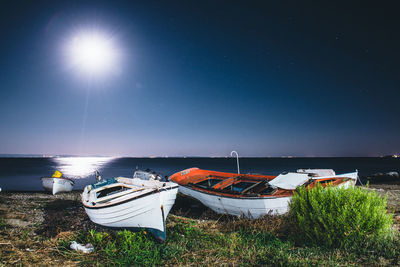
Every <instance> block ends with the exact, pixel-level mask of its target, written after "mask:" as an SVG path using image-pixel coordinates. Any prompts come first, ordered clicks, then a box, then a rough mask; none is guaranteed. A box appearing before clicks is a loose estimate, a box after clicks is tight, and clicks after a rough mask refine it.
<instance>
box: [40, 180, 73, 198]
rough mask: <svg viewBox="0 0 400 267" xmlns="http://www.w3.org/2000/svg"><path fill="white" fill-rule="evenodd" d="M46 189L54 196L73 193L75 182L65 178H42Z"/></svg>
mask: <svg viewBox="0 0 400 267" xmlns="http://www.w3.org/2000/svg"><path fill="white" fill-rule="evenodd" d="M41 179H42V184H43V187H44V189H46V190H47V191H49V192H51V193H52V194H53V195H55V194H57V193H61V192H71V191H72V188H73V187H74V181H73V180H71V179H69V178H64V177H57V178H56V177H42V178H41Z"/></svg>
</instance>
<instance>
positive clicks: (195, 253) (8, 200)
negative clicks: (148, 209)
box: [0, 193, 400, 266]
mask: <svg viewBox="0 0 400 267" xmlns="http://www.w3.org/2000/svg"><path fill="white" fill-rule="evenodd" d="M76 195H78V193H76ZM38 196H42V195H39V194H38ZM46 196H47V195H46ZM27 197H31V194H28V193H26V194H25V193H24V194H19V195H15V194H10V195H5V194H3V195H0V199H3V201H4V203H5V204H6V205H3V206H0V211H1V210H3V211H4V216H3V215H2V214H0V266H2V264H3V265H6V266H11V265H27V266H32V265H40V266H54V265H63V266H77V265H80V266H121V265H124V266H125V265H130V266H132V265H133V266H137V265H148V266H159V265H165V266H177V265H178V266H182V265H195V266H198V265H200V266H205V265H230V266H231V265H240V266H260V265H263V266H321V265H323V266H338V265H340V266H344V265H346V266H360V265H364V266H370V265H373V266H377V265H379V266H385V265H386V266H391V265H399V264H400V259H399V247H400V243H399V241H398V237H397V236H396V235H393V236H391V237H390V238H388V239H386V240H383V239H381V240H366V246H365V247H364V248H358V249H353V250H352V249H342V248H326V247H321V246H319V245H315V244H301V243H298V242H297V241H296V238H295V236H296V235H299V233H298V232H296V231H295V230H294V228H293V223H292V219H291V218H290V217H288V216H266V217H264V218H262V219H259V220H253V221H250V220H245V219H237V218H235V217H231V216H220V215H217V214H211V213H210V211H209V210H207V209H205V210H206V212H205V213H204V214H205V215H204V216H203V215H201V216H200V215H199V216H197V217H196V218H197V219H193V217H195V216H193V213H190V212H188V209H189V208H187V209H183V210H182V211H180V210H179V208H184V207H191V206H192V204H194V203H190V202H189V200H186V199H184V200H182V199H181V200H182V202H183V203H184V204H185V206H184V207H179V206H177V207H175V208H176V209H175V210H172V211H171V214H169V215H168V218H167V240H166V242H165V243H163V244H160V243H158V242H157V241H155V240H154V238H153V237H152V236H151V235H149V234H147V233H145V232H136V233H134V232H129V231H116V230H109V229H107V230H106V229H104V228H101V227H97V226H96V225H93V224H92V223H91V222H90V221H89V219H88V218H87V216H86V214H85V212H84V210H83V209H82V207H81V206H80V203H79V201H75V200H74V201H65V202H63V201H60V200H59V198H55V197H53V196H49V197H46V198H43V196H42V198H38V199H37V201H35V200H32V201H21V199H24V198H27ZM65 197H68V198H69V199H72V197H71V196H70V194H69V195H65ZM179 198H181V196H179ZM35 199H36V198H35ZM43 199H46V201H43ZM181 200H180V199H177V203H178V204H179V201H181ZM38 205H41V206H43V205H44V206H43V207H44V208H43V209H41V210H36V211H34V209H38ZM196 206H197V205H196ZM6 208H7V209H6ZM10 208H12V210H11V211H12V212H11V211H10V210H9V209H10ZM65 210H67V211H68V213H67V214H65V213H64V211H65ZM22 213H23V214H26V216H25V217H24V218H22V217H20V214H22ZM41 213H42V214H43V215H42V216H43V217H41V218H42V219H41V220H32V219H33V218H36V217H37V215H38V214H41ZM177 214H180V215H181V216H179V215H177ZM14 215H15V216H16V217H13V216H14ZM188 217H190V218H188ZM1 218H3V219H1ZM6 218H7V219H8V218H19V219H21V220H27V221H29V222H31V224H29V225H28V226H26V227H20V226H15V225H10V224H6V222H8V221H6V220H5V219H6ZM93 229H94V230H93ZM73 240H75V241H77V242H79V243H83V244H87V243H92V244H93V245H94V247H95V251H94V252H93V253H90V254H83V253H80V252H77V251H74V250H71V249H70V248H69V245H70V241H73Z"/></svg>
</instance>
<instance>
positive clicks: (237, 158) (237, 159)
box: [231, 150, 240, 174]
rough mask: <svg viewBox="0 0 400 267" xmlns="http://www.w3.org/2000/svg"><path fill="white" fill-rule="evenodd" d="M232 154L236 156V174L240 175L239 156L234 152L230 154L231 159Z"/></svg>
mask: <svg viewBox="0 0 400 267" xmlns="http://www.w3.org/2000/svg"><path fill="white" fill-rule="evenodd" d="M233 154H236V162H237V168H238V174H240V169H239V154H238V153H237V152H236V151H235V150H234V151H232V152H231V157H232V156H233Z"/></svg>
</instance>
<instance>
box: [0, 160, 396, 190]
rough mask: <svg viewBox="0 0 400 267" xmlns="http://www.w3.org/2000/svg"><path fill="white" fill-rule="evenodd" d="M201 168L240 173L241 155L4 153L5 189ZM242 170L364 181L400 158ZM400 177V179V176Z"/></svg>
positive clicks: (1, 184) (248, 163)
mask: <svg viewBox="0 0 400 267" xmlns="http://www.w3.org/2000/svg"><path fill="white" fill-rule="evenodd" d="M191 167H198V168H201V169H206V170H215V171H223V172H237V162H236V158H200V157H199V158H198V157H188V158H119V157H72V156H59V157H0V188H1V189H2V191H43V187H42V183H41V180H40V178H41V177H45V176H47V177H48V176H51V175H52V174H53V173H54V171H55V170H59V171H61V172H62V173H63V176H64V177H68V178H71V179H73V180H74V181H75V186H74V189H75V190H81V189H83V188H84V187H85V186H86V185H88V184H92V183H94V182H95V172H96V171H99V172H100V174H101V176H102V178H103V179H106V178H112V177H118V176H124V177H132V176H133V173H134V172H135V169H136V168H139V169H141V170H146V169H149V170H151V171H154V172H156V173H159V174H161V176H162V177H168V176H170V175H172V174H174V173H175V172H178V171H181V170H184V169H187V168H191ZM239 168H240V173H258V174H266V175H278V174H280V173H282V172H284V171H288V172H290V171H296V170H297V169H300V168H327V169H334V170H335V171H336V173H337V174H341V173H347V172H353V171H355V170H358V172H359V176H360V177H361V178H362V179H361V181H364V182H365V180H366V178H367V177H368V176H371V175H375V174H377V173H388V172H398V173H400V158H393V157H379V158H371V157H368V158H367V157H364V158H356V157H352V158H297V157H294V158H240V159H239ZM399 181H400V180H399Z"/></svg>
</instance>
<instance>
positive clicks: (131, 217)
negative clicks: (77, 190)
mask: <svg viewBox="0 0 400 267" xmlns="http://www.w3.org/2000/svg"><path fill="white" fill-rule="evenodd" d="M170 184H173V183H170ZM87 191H88V190H87V189H86V188H85V191H84V192H83V195H82V203H83V205H84V208H85V211H86V213H87V215H88V216H89V218H90V220H91V221H92V222H94V223H96V224H99V225H101V226H105V227H111V228H124V229H133V230H138V229H146V230H148V231H149V232H151V233H152V234H153V235H154V236H155V237H156V238H157V239H159V240H161V241H164V240H165V238H166V232H165V220H166V218H167V215H168V214H169V212H170V210H171V208H172V206H173V205H174V203H175V199H176V194H177V193H178V185H176V184H173V186H169V187H166V188H161V189H159V190H155V189H146V190H143V191H140V192H135V193H132V194H128V195H125V196H122V197H120V198H116V199H114V200H112V201H110V202H109V203H107V204H106V205H102V204H98V205H93V203H89V197H87V196H85V195H84V194H88V192H87Z"/></svg>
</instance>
